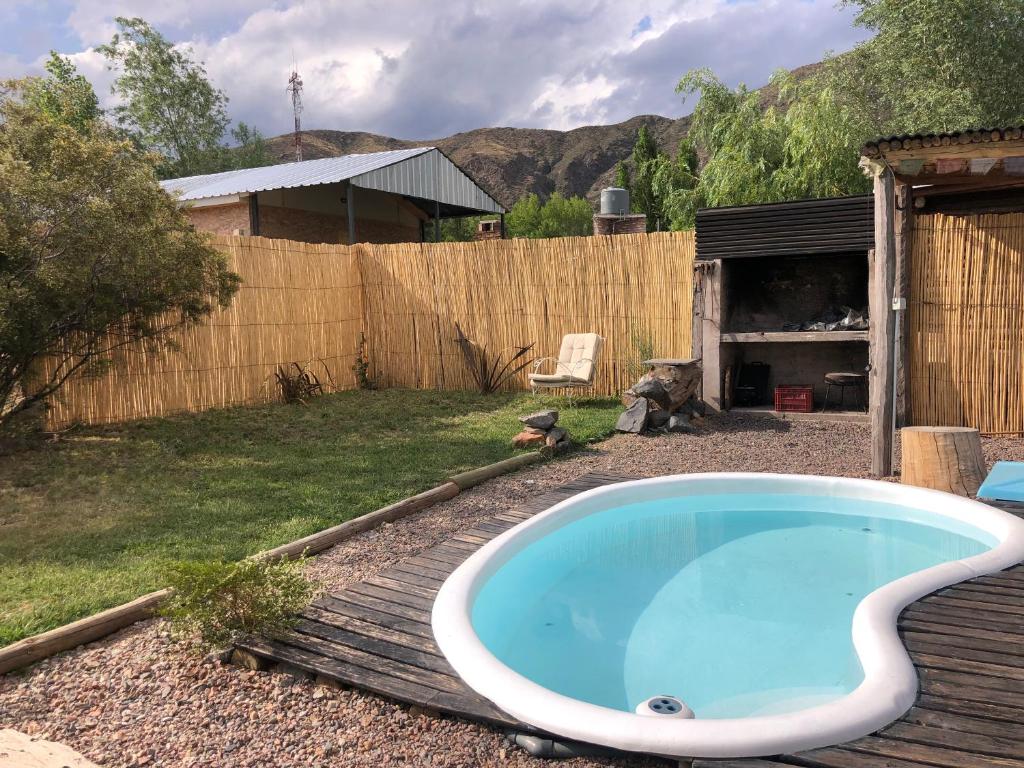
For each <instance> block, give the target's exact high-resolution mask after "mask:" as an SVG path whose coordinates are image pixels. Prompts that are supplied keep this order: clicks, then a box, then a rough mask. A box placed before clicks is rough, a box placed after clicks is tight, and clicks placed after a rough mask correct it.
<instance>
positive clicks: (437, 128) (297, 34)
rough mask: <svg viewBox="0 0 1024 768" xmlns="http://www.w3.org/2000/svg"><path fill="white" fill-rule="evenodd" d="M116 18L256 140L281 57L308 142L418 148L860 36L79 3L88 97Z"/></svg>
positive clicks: (671, 24) (688, 20)
mask: <svg viewBox="0 0 1024 768" xmlns="http://www.w3.org/2000/svg"><path fill="white" fill-rule="evenodd" d="M0 2H3V0H0ZM115 15H140V16H143V17H144V18H146V19H147V20H149V21H150V22H152V23H153V24H154V25H155V26H156V27H157V28H159V29H161V30H162V31H163V32H164V33H165V34H167V36H168V37H170V38H171V39H173V40H176V41H180V42H183V43H188V44H189V45H191V46H192V48H193V49H194V51H195V53H196V55H197V57H198V58H200V59H201V60H203V61H204V62H205V64H206V67H207V70H208V72H209V74H210V76H211V77H212V79H213V80H214V82H215V83H216V85H217V86H218V87H220V88H221V89H223V90H224V91H225V92H226V93H227V94H228V95H229V96H230V98H231V103H230V105H229V109H230V113H231V115H232V117H234V118H235V119H240V120H245V121H246V122H250V123H253V124H255V125H256V126H257V127H259V128H260V129H261V130H263V131H264V132H265V133H268V134H276V133H282V132H285V131H287V130H289V129H290V125H291V108H290V103H289V101H288V96H287V93H286V92H285V86H286V83H287V78H288V73H289V71H290V68H291V63H292V58H293V56H294V58H295V59H296V60H297V61H298V65H299V69H300V72H301V74H302V77H303V80H304V82H305V94H304V101H305V105H306V109H305V113H304V115H303V124H304V125H305V126H306V127H308V128H336V129H340V130H365V131H370V132H375V133H383V134H389V135H395V136H400V137H402V138H424V139H429V138H437V137H440V136H443V135H447V134H449V133H453V132H457V131H464V130H469V129H472V128H476V127H481V126H486V125H515V126H525V125H528V126H534V127H551V128H569V127H574V126H576V125H580V124H583V123H586V122H604V121H619V120H624V119H627V118H629V117H631V116H633V115H635V114H640V113H661V114H666V115H669V116H679V115H681V114H683V113H684V106H683V105H682V104H681V102H680V101H679V99H678V97H677V96H676V95H675V94H674V87H675V83H676V82H677V80H678V79H679V77H680V76H681V75H682V74H683V73H684V72H685V71H686V70H687V69H689V68H691V67H697V66H710V67H711V68H712V69H714V70H715V71H717V72H719V73H721V74H722V76H723V77H724V78H725V79H726V80H728V81H729V82H733V83H734V82H737V81H739V80H745V81H747V82H748V83H749V84H752V85H758V84H761V83H763V82H765V81H766V80H767V78H768V76H769V75H770V73H771V71H772V70H773V69H775V68H777V67H794V66H798V65H800V64H804V63H809V62H811V61H816V60H818V59H819V58H820V57H821V56H822V55H823V53H824V52H825V51H826V50H827V49H830V48H835V49H840V50H842V49H845V48H848V47H850V46H851V45H852V44H853V43H854V42H855V41H856V40H857V39H859V38H860V36H862V33H861V32H860V31H858V30H853V29H851V26H850V21H851V13H850V12H848V11H842V10H837V9H836V8H835V6H834V0H758V1H755V0H743V1H742V2H728V0H683V1H682V2H680V0H639V1H638V2H634V3H621V2H613V0H574V2H571V3H566V2H560V1H559V0H478V1H477V2H474V1H473V0H445V2H441V1H440V0H432V1H431V2H422V1H420V2H414V1H413V0H390V1H388V0H347V1H346V2H326V1H323V2H314V1H313V0H309V1H307V2H278V3H274V4H271V5H267V4H266V3H259V2H254V1H250V0H227V1H226V2H210V1H209V0H183V1H181V2H165V3H162V4H156V3H146V2H138V1H135V0H80V1H79V2H77V3H75V4H74V7H73V9H72V10H71V12H70V13H69V14H68V15H67V18H66V19H65V20H64V21H65V24H66V26H67V27H69V28H70V29H71V30H73V31H74V34H75V35H77V37H78V39H79V41H80V43H81V45H80V48H79V50H80V51H84V52H81V53H78V54H77V55H76V56H75V59H76V62H77V63H79V65H80V67H81V68H82V70H83V72H85V73H86V74H87V75H88V76H89V77H90V78H93V79H94V81H96V82H97V83H98V84H101V87H100V88H98V89H97V90H98V91H102V92H103V94H102V95H105V92H106V91H108V90H109V82H110V75H109V73H106V72H105V71H104V67H103V66H102V62H101V61H99V57H98V56H97V55H96V54H95V53H94V52H91V51H88V50H86V49H87V48H88V47H90V46H93V45H95V44H97V43H99V42H103V41H105V40H106V39H108V38H109V36H110V34H111V33H112V32H113V30H114V26H113V21H112V19H113V17H114V16H115ZM11 65H12V63H11V62H10V61H7V60H6V59H4V58H3V57H0V67H5V66H7V67H10V66H11Z"/></svg>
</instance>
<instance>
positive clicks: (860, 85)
mask: <svg viewBox="0 0 1024 768" xmlns="http://www.w3.org/2000/svg"><path fill="white" fill-rule="evenodd" d="M844 5H847V6H852V7H855V8H858V9H859V14H858V15H857V18H856V24H857V25H858V26H861V27H864V28H865V29H868V30H870V31H871V32H872V33H873V35H872V36H871V37H870V38H869V39H868V40H866V41H865V42H863V43H861V44H860V45H858V46H857V47H856V48H854V50H853V51H852V52H851V53H850V54H844V55H842V56H837V57H835V58H834V59H832V60H831V61H830V63H829V67H828V74H829V77H830V78H831V79H832V81H833V82H834V83H835V84H836V88H837V93H838V94H840V95H842V96H843V98H844V101H848V102H849V104H850V109H851V111H853V112H854V113H856V114H864V115H870V116H873V117H874V119H873V120H871V121H870V122H871V124H870V128H871V134H872V136H874V135H882V134H885V133H917V132H940V131H954V130H958V129H963V128H970V127H981V126H986V125H989V126H991V125H995V126H1006V125H1019V124H1021V122H1022V121H1024V78H1022V77H1021V76H1020V66H1019V62H1020V61H1021V58H1022V57H1024V9H1022V7H1021V3H1020V0H915V1H914V2H913V3H912V4H908V3H907V2H905V0H844Z"/></svg>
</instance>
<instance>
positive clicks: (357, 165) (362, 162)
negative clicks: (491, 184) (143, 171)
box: [160, 147, 505, 213]
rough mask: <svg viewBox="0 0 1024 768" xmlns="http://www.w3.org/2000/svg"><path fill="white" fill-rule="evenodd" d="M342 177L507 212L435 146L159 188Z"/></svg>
mask: <svg viewBox="0 0 1024 768" xmlns="http://www.w3.org/2000/svg"><path fill="white" fill-rule="evenodd" d="M340 181H348V182H349V183H351V184H354V185H355V186H357V187H364V188H367V189H377V190H380V191H382V192H391V193H393V194H397V195H405V196H409V197H417V198H421V199H423V200H437V201H438V202H441V203H445V204H447V205H453V206H457V207H460V208H471V209H473V210H477V211H487V212H491V213H503V212H504V210H505V209H504V208H502V207H501V205H500V204H499V203H498V202H497V201H496V200H495V199H494V198H493V197H491V196H490V195H489V194H487V192H485V191H484V190H483V189H482V188H481V187H480V185H478V184H477V183H476V182H475V181H474V180H473V179H472V178H470V177H469V176H468V175H467V174H466V173H465V171H463V170H462V169H461V168H459V167H458V166H457V165H455V163H453V162H452V161H451V160H449V159H448V158H447V157H446V156H445V154H444V153H443V152H441V151H440V150H438V149H437V148H436V147H414V148H412V149H396V150H392V151H389V152H370V153H367V154H362V155H342V156H340V157H325V158H322V159H320V160H303V161H302V162H299V163H283V164H281V165H269V166H266V167H263V168H245V169H242V170H240V171H225V172H223V173H209V174H205V175H202V176H186V177H184V178H180V179H168V180H167V181H162V182H160V186H162V187H163V188H164V189H165V190H167V191H168V192H170V193H171V194H175V195H176V196H177V197H178V199H179V200H182V201H187V200H202V199H205V198H210V197H221V196H224V195H238V194H248V193H252V192H266V191H269V190H272V189H292V188H295V187H312V186H316V185H319V184H336V183H338V182H340Z"/></svg>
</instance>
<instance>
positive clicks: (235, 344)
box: [49, 236, 362, 427]
mask: <svg viewBox="0 0 1024 768" xmlns="http://www.w3.org/2000/svg"><path fill="white" fill-rule="evenodd" d="M215 243H216V245H217V246H218V247H220V248H221V249H222V250H223V251H224V252H225V253H226V254H227V257H228V260H229V263H230V266H231V268H232V269H233V270H234V271H235V272H237V273H238V274H239V275H240V276H241V277H242V280H243V282H242V285H241V288H240V289H239V291H238V293H237V294H236V296H235V298H234V300H233V301H232V302H231V305H230V306H229V307H228V308H227V309H225V310H222V311H217V312H215V313H214V314H213V315H212V316H211V317H210V318H209V319H208V320H207V321H206V322H204V323H202V324H201V325H196V326H194V327H191V328H189V329H186V330H183V331H182V332H180V333H178V334H177V335H176V337H175V339H174V341H175V346H176V348H175V349H165V350H161V351H159V352H156V353H154V352H153V351H152V350H147V349H146V348H144V347H142V346H131V347H125V348H122V349H120V350H118V351H117V352H116V353H115V354H114V355H113V365H111V366H108V367H106V368H104V369H103V371H102V373H100V374H98V375H88V374H79V375H76V376H75V377H73V378H72V379H71V380H69V381H68V383H67V384H66V385H65V386H64V387H63V389H62V390H61V391H60V392H58V393H57V395H56V396H55V397H54V398H52V402H51V406H52V407H51V410H50V414H49V420H50V423H51V425H52V426H54V427H61V426H65V425H67V424H70V423H74V422H82V423H88V424H98V423H107V422H116V421H124V420H127V419H135V418H140V417H143V416H158V415H162V414H167V413H172V412H175V411H201V410H205V409H208V408H218V407H224V406H229V405H238V404H243V403H253V402H259V401H262V400H268V399H271V398H273V397H274V396H275V395H276V385H275V383H274V381H273V375H274V372H275V371H276V370H277V367H278V366H279V365H288V364H289V363H292V362H299V363H306V362H310V363H311V369H312V370H313V372H314V373H316V374H317V375H318V376H319V377H320V378H321V379H327V378H328V377H329V376H330V377H333V378H334V379H335V380H336V381H337V382H339V384H340V385H341V388H345V387H347V386H350V385H351V381H352V373H351V370H350V369H351V367H352V364H353V362H354V360H355V356H356V352H357V345H358V338H359V330H360V327H361V323H362V290H361V284H360V279H359V268H358V264H357V254H356V253H354V252H350V251H349V250H348V249H345V248H339V247H338V246H332V245H310V244H307V243H296V242H292V241H289V240H269V239H267V238H262V237H231V236H218V237H217V238H215Z"/></svg>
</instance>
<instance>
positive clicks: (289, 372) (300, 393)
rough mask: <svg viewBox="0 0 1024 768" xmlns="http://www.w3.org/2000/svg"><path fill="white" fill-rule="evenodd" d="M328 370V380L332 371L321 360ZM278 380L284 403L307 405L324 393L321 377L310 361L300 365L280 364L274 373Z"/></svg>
mask: <svg viewBox="0 0 1024 768" xmlns="http://www.w3.org/2000/svg"><path fill="white" fill-rule="evenodd" d="M320 362H321V364H322V365H323V367H324V370H325V371H326V372H327V378H328V380H331V378H332V377H331V371H330V369H329V368H328V367H327V365H326V364H324V363H323V361H322V360H321V361H320ZM274 379H275V380H276V381H277V388H278V391H279V392H280V393H281V401H282V402H284V403H301V404H302V405H305V404H306V403H307V402H308V401H309V400H312V399H313V398H314V397H317V396H318V395H322V394H323V393H324V385H323V383H321V381H320V377H319V376H317V375H316V374H315V373H313V371H312V369H311V368H310V363H305V364H304V365H299V364H298V363H292V364H291V365H287V366H285V365H279V366H277V371H276V372H275V373H274Z"/></svg>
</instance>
